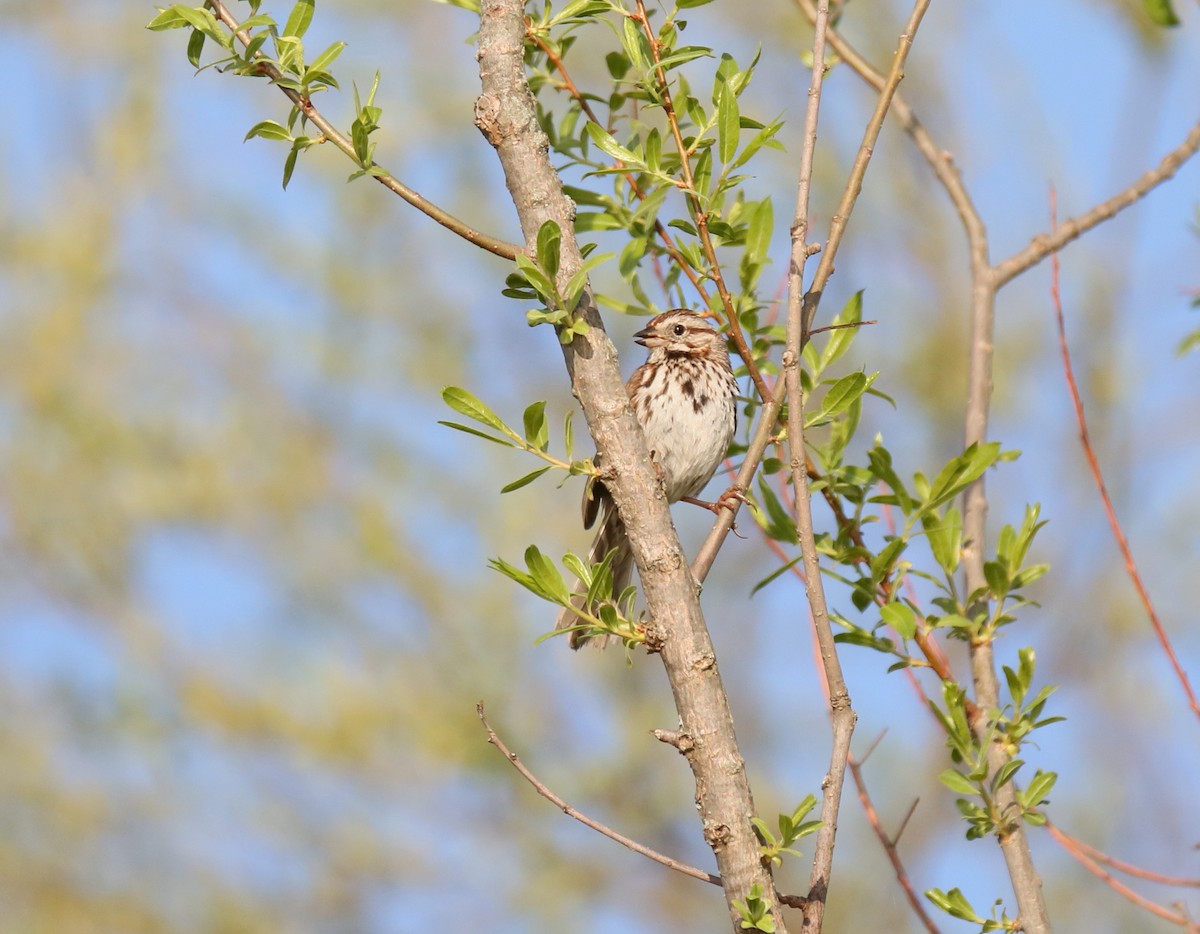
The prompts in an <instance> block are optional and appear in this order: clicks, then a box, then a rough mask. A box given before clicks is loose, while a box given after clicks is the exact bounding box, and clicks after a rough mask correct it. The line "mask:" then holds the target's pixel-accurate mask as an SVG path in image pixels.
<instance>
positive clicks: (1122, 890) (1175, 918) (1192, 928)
mask: <svg viewBox="0 0 1200 934" xmlns="http://www.w3.org/2000/svg"><path fill="white" fill-rule="evenodd" d="M1048 826H1049V829H1050V834H1051V836H1053V837H1054V838H1055V839H1056V840H1058V842H1059V843H1061V844H1062V845H1063V846H1065V847H1066V848H1067V850H1068V851H1069V852H1070V853H1071V855H1072V856H1074V857H1075V858H1076V859H1077V860H1078V861H1079V862H1080V864H1082V865H1083V867H1084V868H1085V869H1087V871H1088V872H1090V873H1091V874H1092V875H1094V876H1096V878H1098V879H1101V880H1103V882H1104V883H1105V884H1106V885H1107V886H1108V887H1109V888H1110V889H1112V890H1113V891H1114V892H1116V893H1117V894H1118V895H1121V896H1122V897H1123V898H1126V899H1128V900H1129V901H1131V902H1133V904H1135V905H1137V906H1138V907H1139V908H1143V909H1145V910H1146V911H1148V912H1150V914H1152V915H1155V916H1157V917H1159V918H1162V919H1163V920H1165V921H1170V922H1171V923H1172V924H1177V925H1179V926H1180V927H1181V928H1183V929H1184V931H1186V932H1187V934H1200V924H1197V923H1196V922H1195V921H1193V920H1192V919H1191V918H1189V917H1188V916H1187V915H1185V914H1183V913H1182V912H1175V911H1171V910H1170V909H1169V908H1164V907H1163V906H1162V905H1160V904H1158V903H1157V902H1152V901H1150V899H1148V898H1146V897H1144V896H1142V895H1139V894H1138V893H1137V892H1135V891H1134V890H1133V889H1131V888H1130V887H1129V886H1128V885H1126V884H1125V883H1124V882H1122V881H1121V880H1120V879H1118V878H1116V877H1115V876H1113V874H1112V873H1110V872H1108V870H1106V869H1105V868H1104V867H1103V866H1101V865H1100V864H1099V863H1098V862H1097V861H1096V860H1094V859H1093V858H1092V857H1091V856H1089V855H1088V854H1087V853H1085V852H1083V851H1082V850H1079V849H1074V848H1073V847H1072V846H1071V845H1070V844H1069V843H1068V842H1067V840H1066V838H1063V837H1059V835H1058V834H1057V833H1056V832H1055V831H1056V830H1057V828H1055V827H1054V826H1052V825H1048Z"/></svg>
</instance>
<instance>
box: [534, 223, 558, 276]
mask: <svg viewBox="0 0 1200 934" xmlns="http://www.w3.org/2000/svg"><path fill="white" fill-rule="evenodd" d="M561 247H562V231H561V230H560V229H559V227H558V223H557V222H556V221H553V220H548V221H546V222H545V223H544V224H542V226H541V227H539V228H538V234H537V258H538V263H539V264H540V265H541V267H542V270H543V271H544V272H545V273H546V274H547V275H548V276H549V277H550V278H551V279H553V278H554V277H555V276H557V275H558V261H559V252H560V249H561Z"/></svg>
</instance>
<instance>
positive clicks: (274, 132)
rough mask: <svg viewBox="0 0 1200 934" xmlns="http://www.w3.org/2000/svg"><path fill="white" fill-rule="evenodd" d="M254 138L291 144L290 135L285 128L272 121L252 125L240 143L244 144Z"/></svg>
mask: <svg viewBox="0 0 1200 934" xmlns="http://www.w3.org/2000/svg"><path fill="white" fill-rule="evenodd" d="M256 136H261V137H262V138H263V139H275V140H283V141H284V142H291V139H292V134H291V133H289V132H288V131H287V128H286V127H283V126H280V125H279V124H278V123H276V122H275V121H274V120H263V121H261V122H259V123H256V124H254V126H252V127H250V132H248V133H247V134H246V135H245V136H244V137H243V138H242V142H243V143H244V142H246V140H248V139H253V138H254V137H256Z"/></svg>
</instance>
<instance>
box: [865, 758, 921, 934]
mask: <svg viewBox="0 0 1200 934" xmlns="http://www.w3.org/2000/svg"><path fill="white" fill-rule="evenodd" d="M847 762H848V764H849V766H850V775H851V777H853V779H854V785H855V787H856V788H857V789H858V800H859V803H860V804H862V807H863V812H864V813H865V814H866V815H867V823H868V824H870V825H871V830H873V831H874V832H875V837H876V839H878V840H879V844H880V846H882V847H883V851H884V853H886V854H887V858H888V862H889V863H891V864H892V871H893V872H895V874H896V881H897V882H898V883H899V884H900V888H901V889H902V890H903V891H904V898H905V900H906V901H907V902H908V906H909V907H910V908H911V909H912V910H913V914H915V915H916V916H917V917H918V918H919V919H920V921H921V924H922V925H924V927H925V930H926V931H928V932H929V934H941V932H940V931H939V930H938V926H937V925H936V924H934V922H933V918H931V917H930V916H929V912H928V911H926V910H925V904H924V902H922V901H921V899H920V898H918V897H917V893H916V890H915V889H913V884H912V880H911V879H910V878H909V877H908V870H906V869H905V868H904V861H903V860H902V859H900V850H899V847H898V846H897V844H898V842H899V838H900V833H901V832H903V830H904V825H903V824H902V825H901V827H900V830H899V831H897V832H896V836H895V837H890V836H888V833H887V831H886V830H884V829H883V824H882V822H881V821H880V820H879V814H878V812H877V811H876V810H875V805H874V803H873V802H872V801H871V795H870V792H868V791H867V783H866V780H865V779H864V778H863V774H862V763H860V762H858V761H856V760H855V758H854V756H851V757H850V758H849V759H848V760H847ZM914 807H915V803H914ZM911 813H912V812H911V811H910V812H909V814H911ZM907 820H908V819H907V818H905V823H907Z"/></svg>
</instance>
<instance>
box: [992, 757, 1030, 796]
mask: <svg viewBox="0 0 1200 934" xmlns="http://www.w3.org/2000/svg"><path fill="white" fill-rule="evenodd" d="M1024 764H1025V762H1024V760H1022V759H1009V760H1008V761H1007V762H1005V763H1004V765H1002V766H1001V767H1000V771H999V772H997V773H996V777H995V778H994V779H993V780H992V791H993V792H995V791H996V790H997V789H999V788H1003V787H1004V786H1005V785H1007V784H1008V783H1009V782H1011V781H1012V780H1013V776H1014V775H1016V774H1017V772H1019V771H1020V770H1021V766H1023V765H1024Z"/></svg>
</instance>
